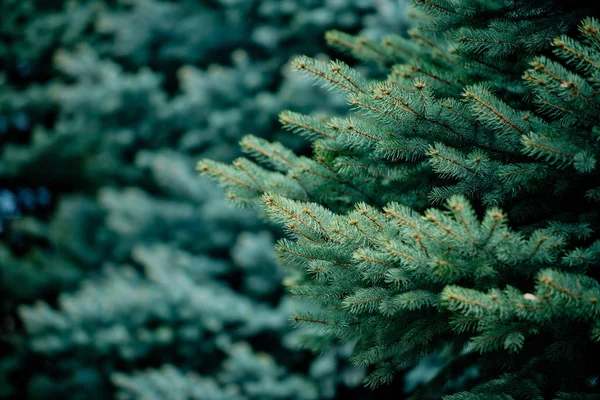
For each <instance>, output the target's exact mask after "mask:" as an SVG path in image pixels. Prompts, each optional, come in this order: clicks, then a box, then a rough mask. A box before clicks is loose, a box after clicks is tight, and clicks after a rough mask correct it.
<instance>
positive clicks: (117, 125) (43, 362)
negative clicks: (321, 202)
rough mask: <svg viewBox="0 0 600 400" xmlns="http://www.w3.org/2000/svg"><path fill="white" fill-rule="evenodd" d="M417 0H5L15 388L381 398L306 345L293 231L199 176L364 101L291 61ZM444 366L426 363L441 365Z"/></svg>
mask: <svg viewBox="0 0 600 400" xmlns="http://www.w3.org/2000/svg"><path fill="white" fill-rule="evenodd" d="M408 26H409V20H408V10H407V8H406V2H405V1H403V0H62V1H61V0H0V295H1V302H2V306H1V307H2V308H1V309H0V355H1V358H0V398H3V399H28V398H30V399H92V400H93V399H109V398H119V399H176V400H180V399H181V400H183V399H202V400H217V399H256V400H262V399H306V400H308V399H328V398H339V399H351V398H357V399H359V398H360V399H367V398H383V397H382V396H384V394H383V393H384V392H382V391H386V390H387V392H385V393H388V394H389V393H395V394H396V398H399V397H398V396H399V391H401V390H402V388H403V386H402V385H404V386H406V385H407V384H409V383H407V381H406V379H405V380H402V379H400V380H399V383H396V387H392V388H384V389H381V390H380V391H379V392H370V391H369V390H366V389H362V388H361V380H362V378H363V377H364V371H362V370H361V369H359V368H356V367H353V366H351V365H350V364H349V363H348V361H347V357H348V354H349V348H348V346H340V347H339V348H336V349H334V350H332V351H330V352H328V353H325V354H317V355H314V354H311V353H310V352H309V351H307V350H303V349H302V343H303V337H302V332H301V331H298V330H294V329H292V328H291V326H290V321H289V318H288V316H289V314H290V310H291V309H293V307H298V306H299V305H297V304H294V303H293V302H292V301H291V300H290V299H287V298H286V297H285V296H284V289H283V286H282V285H281V281H282V279H283V277H284V271H282V270H281V268H280V267H278V266H277V263H276V260H275V259H274V257H273V251H272V247H273V244H274V241H275V240H276V239H277V238H278V237H280V236H281V232H280V231H277V230H276V229H275V227H273V226H267V225H265V223H264V222H263V221H262V220H261V219H260V217H259V216H258V214H257V212H256V211H252V210H241V209H235V208H232V207H231V206H229V205H228V204H227V202H226V201H225V199H224V196H223V193H222V191H221V190H220V189H219V188H218V187H216V185H215V184H213V183H212V182H211V181H209V180H207V179H204V178H200V177H198V174H197V172H196V171H195V164H196V162H197V161H198V160H199V159H200V158H205V157H207V158H212V159H216V160H220V161H231V160H233V159H235V157H237V156H239V155H240V154H239V148H238V144H237V142H238V140H239V139H240V138H241V137H242V136H243V135H245V134H248V133H253V134H255V135H258V136H262V137H265V138H268V139H270V140H279V141H281V142H283V143H284V144H286V145H287V146H289V147H291V148H293V149H295V150H296V151H298V152H300V153H308V152H309V151H310V148H308V147H307V144H306V143H305V142H303V141H302V140H301V139H299V138H296V137H293V135H290V134H289V133H283V132H282V130H281V129H280V127H279V123H278V121H277V115H278V113H279V112H280V111H282V110H284V109H291V110H294V111H297V112H302V113H310V114H317V115H318V114H319V113H321V114H328V115H332V114H343V113H344V112H345V110H346V109H347V105H346V104H345V100H344V99H343V98H342V97H341V96H338V95H334V94H330V93H329V92H327V91H325V90H323V89H321V88H319V87H315V86H313V84H312V82H311V81H310V80H308V79H307V78H305V77H304V76H302V75H300V74H298V73H294V72H293V71H292V70H291V68H289V66H288V62H289V60H290V58H291V57H293V56H295V55H299V54H307V55H311V56H316V57H328V56H326V55H325V54H326V53H327V54H329V57H335V58H342V59H344V60H346V61H347V62H348V63H350V64H351V65H354V66H357V67H358V68H359V69H361V70H362V71H363V72H364V73H366V74H369V75H371V76H376V75H377V74H378V73H379V72H378V70H377V67H376V66H367V65H360V64H359V63H357V62H355V61H354V60H350V59H347V58H346V57H345V56H344V55H343V54H339V53H336V52H335V51H334V50H331V49H328V48H327V46H326V44H325V40H324V33H325V32H326V31H327V30H330V29H338V30H342V31H345V32H349V33H360V34H362V35H364V36H365V37H368V38H373V39H375V38H378V37H380V36H382V35H384V34H389V33H397V34H402V33H403V32H405V31H406V30H407V28H408ZM425 375H426V373H425Z"/></svg>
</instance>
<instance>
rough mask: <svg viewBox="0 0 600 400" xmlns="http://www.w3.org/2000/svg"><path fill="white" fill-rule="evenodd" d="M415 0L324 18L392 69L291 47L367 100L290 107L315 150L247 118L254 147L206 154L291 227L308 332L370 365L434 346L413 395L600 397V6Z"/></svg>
mask: <svg viewBox="0 0 600 400" xmlns="http://www.w3.org/2000/svg"><path fill="white" fill-rule="evenodd" d="M414 3H415V4H416V5H417V7H418V8H417V9H418V10H419V11H418V12H419V14H418V17H419V24H418V25H417V26H416V27H415V28H414V29H412V30H411V31H410V32H409V33H410V36H411V38H410V39H407V38H403V37H399V36H389V37H385V38H383V40H382V41H380V42H371V41H369V40H367V39H365V38H362V37H360V36H352V35H348V34H345V33H342V32H339V31H332V32H329V33H328V34H327V38H328V40H329V42H330V43H331V44H332V45H334V46H335V47H337V48H341V49H345V50H346V51H348V52H350V53H352V54H354V55H355V56H357V57H359V58H361V59H364V60H367V59H371V60H373V61H376V62H377V63H379V64H382V65H389V66H390V68H389V75H388V76H387V78H385V79H383V80H379V79H367V78H366V77H365V76H364V75H363V74H361V73H360V72H359V71H357V70H356V69H354V68H352V67H349V66H348V65H347V64H345V63H344V62H342V61H330V62H323V61H321V60H316V59H313V58H309V57H306V56H301V57H298V58H296V59H295V60H294V62H293V66H294V67H295V68H296V69H297V70H299V71H301V72H304V73H306V74H308V75H310V76H313V77H314V78H315V79H316V80H317V81H318V82H320V83H322V84H323V85H325V86H327V87H330V88H333V89H335V90H336V91H339V92H342V93H343V94H345V96H346V99H347V101H348V102H349V103H350V104H352V105H354V106H355V110H354V111H355V112H353V113H351V114H349V115H348V116H346V117H344V118H339V117H336V116H332V117H330V118H321V119H318V118H314V117H312V116H308V115H303V114H300V113H296V112H292V111H284V112H283V113H282V114H281V117H280V119H281V121H282V123H283V125H284V127H285V128H287V129H289V130H292V131H294V132H296V133H299V134H300V135H302V136H305V137H308V138H309V139H310V141H311V142H312V145H313V154H312V157H306V156H303V155H299V154H297V153H295V152H294V151H293V150H291V149H289V148H286V147H285V146H283V145H282V144H281V143H278V142H272V141H271V142H270V141H267V140H265V139H262V138H257V137H254V136H247V137H245V138H243V139H242V141H241V146H242V149H243V150H244V151H245V152H246V153H248V155H249V156H250V157H252V158H253V159H255V160H257V163H258V164H257V163H255V162H253V161H251V160H250V159H247V158H239V159H237V160H235V161H234V162H233V163H232V164H226V163H219V162H215V161H213V160H203V161H201V162H200V164H199V169H201V170H202V171H204V172H205V173H207V174H209V175H211V176H213V177H214V178H216V179H217V180H219V181H220V182H221V183H222V184H223V185H224V186H225V187H226V188H227V189H228V197H229V198H230V199H232V200H233V201H236V202H238V203H240V204H261V205H262V206H264V209H266V212H267V213H268V214H269V216H270V218H271V219H272V220H273V221H275V222H278V223H279V224H280V225H281V226H283V227H284V228H285V229H286V230H287V231H288V234H289V238H288V239H282V240H280V241H279V243H278V245H277V250H278V254H279V256H280V258H281V260H282V261H283V262H284V263H285V264H287V265H288V266H290V267H291V268H290V269H291V270H292V272H291V276H290V277H289V278H288V280H287V286H288V289H289V292H290V293H291V294H292V295H294V296H295V297H297V298H302V299H307V300H309V301H310V302H312V303H313V304H315V306H316V309H315V310H312V311H309V312H301V313H298V314H297V315H295V316H294V317H293V318H294V320H295V321H296V322H297V323H298V324H299V325H303V326H305V327H306V328H307V329H308V333H307V343H306V344H307V345H308V346H310V347H312V348H314V349H327V348H330V347H331V346H334V345H338V344H339V343H352V344H355V346H354V349H353V353H352V358H351V359H352V361H353V362H354V363H355V364H356V365H359V366H365V367H369V368H370V374H369V375H368V376H367V378H366V380H365V384H366V385H368V386H370V387H378V386H380V385H384V384H389V383H390V382H392V381H393V379H394V377H395V376H396V375H398V374H399V373H400V372H403V371H404V372H406V371H407V369H408V368H411V367H412V366H414V365H418V363H420V362H423V361H426V362H430V361H431V360H432V359H435V358H437V359H438V361H439V362H440V363H442V364H443V366H442V368H440V369H439V371H437V374H434V375H435V376H433V377H432V380H431V381H429V382H428V383H427V384H424V385H420V386H419V387H415V386H412V387H410V388H409V390H410V389H412V390H413V393H412V395H411V397H412V398H414V399H434V398H435V399H437V398H442V397H443V398H444V399H446V400H471V399H503V400H531V399H557V400H558V399H564V400H566V399H587V400H592V399H599V398H600V386H599V381H598V380H599V377H600V364H598V362H597V359H598V357H599V356H600V344H599V341H600V320H599V319H598V316H599V315H600V308H599V304H600V302H599V298H600V283H599V279H600V275H599V273H598V268H597V267H598V265H599V264H600V218H599V217H600V215H599V213H598V212H599V208H598V201H599V200H600V173H599V170H598V165H597V159H598V157H599V156H600V144H599V138H600V136H599V133H600V125H599V122H600V120H599V115H600V114H599V110H600V100H599V98H600V96H598V95H599V94H600V22H599V21H598V19H596V18H595V17H597V16H598V10H597V9H594V8H593V7H591V4H590V3H588V2H584V1H574V2H566V1H561V0H533V1H518V0H517V1H513V0H511V1H503V0H414ZM259 164H260V165H259ZM417 368H418V367H417ZM411 372H412V371H411ZM408 375H410V373H409V374H408ZM408 375H407V376H408Z"/></svg>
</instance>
